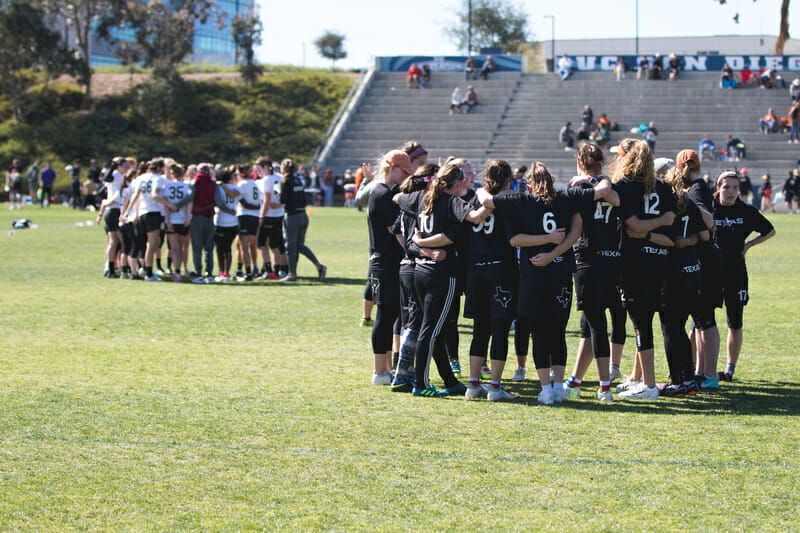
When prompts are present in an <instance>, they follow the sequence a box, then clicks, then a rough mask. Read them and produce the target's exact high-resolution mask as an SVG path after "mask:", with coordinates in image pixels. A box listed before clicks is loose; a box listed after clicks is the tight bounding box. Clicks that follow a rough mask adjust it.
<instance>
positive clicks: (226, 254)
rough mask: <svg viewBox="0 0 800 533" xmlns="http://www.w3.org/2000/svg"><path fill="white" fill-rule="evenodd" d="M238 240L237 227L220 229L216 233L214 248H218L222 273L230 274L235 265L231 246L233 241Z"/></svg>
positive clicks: (218, 260) (218, 258)
mask: <svg viewBox="0 0 800 533" xmlns="http://www.w3.org/2000/svg"><path fill="white" fill-rule="evenodd" d="M235 238H236V226H231V227H219V226H217V228H216V230H215V231H214V246H216V248H217V262H218V263H219V271H220V273H222V272H225V273H226V274H228V273H229V272H230V269H231V264H232V263H233V254H232V252H231V246H232V245H233V239H235ZM212 257H213V256H212Z"/></svg>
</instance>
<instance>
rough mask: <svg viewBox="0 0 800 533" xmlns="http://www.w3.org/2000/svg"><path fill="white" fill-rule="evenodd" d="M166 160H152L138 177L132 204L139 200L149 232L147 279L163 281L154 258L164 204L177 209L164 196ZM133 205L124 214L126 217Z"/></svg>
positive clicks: (142, 216)
mask: <svg viewBox="0 0 800 533" xmlns="http://www.w3.org/2000/svg"><path fill="white" fill-rule="evenodd" d="M162 172H164V160H163V159H161V158H158V159H154V160H152V161H150V163H149V164H148V165H147V172H146V173H144V174H142V175H141V176H139V177H138V178H136V180H135V181H134V183H135V191H134V192H133V193H132V194H133V196H132V197H131V206H133V205H135V204H136V202H137V201H138V202H139V218H140V219H141V220H142V221H143V223H144V229H145V231H146V232H147V248H146V249H145V255H144V268H145V280H147V281H161V278H159V277H157V276H154V275H153V258H154V257H155V252H156V249H157V248H159V247H160V245H161V243H160V242H159V240H160V239H159V231H160V230H161V219H162V206H163V207H164V208H165V209H166V210H170V211H176V210H177V208H176V207H175V206H171V205H170V204H169V202H167V200H166V199H165V198H164V197H163V189H164V178H163V177H162V175H161V173H162ZM131 206H129V208H128V210H126V212H125V214H124V215H123V216H124V217H125V218H126V219H127V216H128V213H129V211H130V208H131Z"/></svg>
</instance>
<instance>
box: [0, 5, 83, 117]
mask: <svg viewBox="0 0 800 533" xmlns="http://www.w3.org/2000/svg"><path fill="white" fill-rule="evenodd" d="M36 69H41V70H44V71H46V72H47V73H48V75H50V76H56V75H58V74H61V73H65V72H66V73H70V74H75V73H77V72H78V70H79V69H80V65H79V62H78V60H77V59H76V58H75V54H74V53H73V51H72V50H71V49H70V48H69V47H67V46H66V45H64V43H62V42H61V36H60V35H59V34H58V33H57V32H55V31H53V30H51V29H50V28H48V27H47V26H46V25H45V23H44V13H43V12H42V10H41V9H39V8H37V7H36V6H34V5H31V4H30V3H28V2H26V1H24V0H11V1H6V2H2V3H0V89H2V91H3V92H4V93H7V94H9V95H10V96H11V105H12V116H13V118H14V121H18V120H20V119H22V117H23V110H22V105H21V101H20V100H21V97H22V95H23V93H24V92H25V91H26V90H27V89H28V88H29V87H30V86H31V85H32V84H33V82H34V76H33V75H32V72H31V71H32V70H36Z"/></svg>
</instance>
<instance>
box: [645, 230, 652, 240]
mask: <svg viewBox="0 0 800 533" xmlns="http://www.w3.org/2000/svg"><path fill="white" fill-rule="evenodd" d="M650 235H651V233H650V232H649V231H648V232H647V235H645V236H644V240H646V241H649V240H650Z"/></svg>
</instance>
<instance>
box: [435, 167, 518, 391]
mask: <svg viewBox="0 0 800 533" xmlns="http://www.w3.org/2000/svg"><path fill="white" fill-rule="evenodd" d="M482 175H483V178H484V189H485V190H486V191H487V192H488V193H489V194H491V195H497V194H501V195H502V194H508V193H510V188H511V176H512V171H511V166H510V165H509V164H508V162H506V161H502V160H498V159H492V160H489V161H487V163H486V168H485V170H484V172H483V174H482ZM465 197H466V195H464V196H462V198H465ZM470 203H471V205H472V207H473V208H474V209H479V208H480V207H481V205H480V202H478V200H477V198H475V196H474V195H473V197H472V198H471V199H470ZM463 227H464V228H466V234H467V235H466V240H467V241H468V243H467V246H466V248H467V249H468V251H469V252H468V256H467V258H466V259H467V266H468V273H467V280H466V293H467V299H466V304H465V307H464V316H466V317H467V318H472V319H473V320H474V322H473V330H472V332H473V337H472V343H471V345H470V351H469V353H470V384H469V386H468V387H467V391H466V396H467V397H468V398H478V397H481V396H484V395H487V394H486V391H485V390H484V389H483V388H482V387H481V385H480V378H481V374H482V373H483V371H484V370H483V367H484V366H485V363H486V355H487V351H488V349H489V339H490V337H491V339H492V348H491V361H492V369H491V371H490V378H491V383H490V387H489V390H488V395H487V396H488V398H489V400H491V401H499V400H512V399H514V398H515V397H516V395H514V394H512V393H510V392H508V391H506V390H504V389H503V388H502V387H501V386H500V380H501V379H502V375H503V369H504V368H505V363H506V359H507V358H508V331H509V328H510V326H511V321H512V320H513V318H514V310H515V308H516V302H517V278H518V277H519V272H518V268H517V262H516V258H515V255H514V250H513V248H511V246H510V245H509V244H508V239H507V237H506V232H505V229H504V222H503V218H502V217H499V216H497V215H495V214H491V215H489V216H488V217H487V218H486V220H484V221H483V222H481V223H479V224H473V225H464V226H463ZM461 228H462V227H461V226H460V227H459V229H461ZM451 366H452V360H451Z"/></svg>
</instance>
